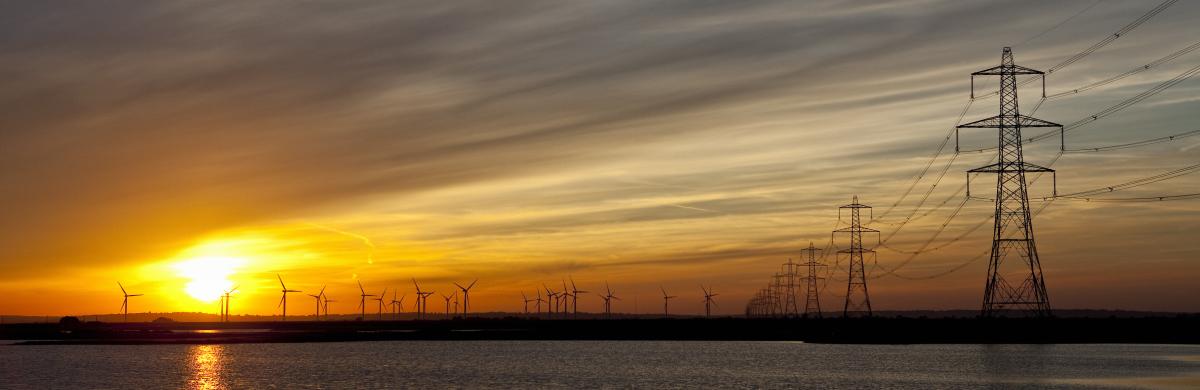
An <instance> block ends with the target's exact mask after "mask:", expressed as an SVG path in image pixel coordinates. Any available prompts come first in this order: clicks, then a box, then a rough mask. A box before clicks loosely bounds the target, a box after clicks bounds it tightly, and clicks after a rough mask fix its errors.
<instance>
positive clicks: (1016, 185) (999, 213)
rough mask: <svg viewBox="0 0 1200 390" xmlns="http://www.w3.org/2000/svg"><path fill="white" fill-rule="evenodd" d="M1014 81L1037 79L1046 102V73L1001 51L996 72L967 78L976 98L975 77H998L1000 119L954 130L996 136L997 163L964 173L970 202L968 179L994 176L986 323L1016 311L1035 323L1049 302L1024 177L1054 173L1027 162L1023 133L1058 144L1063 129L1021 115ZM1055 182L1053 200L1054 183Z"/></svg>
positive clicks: (1008, 50)
mask: <svg viewBox="0 0 1200 390" xmlns="http://www.w3.org/2000/svg"><path fill="white" fill-rule="evenodd" d="M1018 75H1040V76H1041V77H1042V96H1045V94H1046V92H1045V90H1046V87H1045V73H1044V72H1041V71H1037V70H1033V69H1029V68H1026V67H1022V66H1018V65H1016V64H1014V63H1013V56H1012V49H1011V48H1008V47H1005V48H1004V51H1003V53H1002V54H1001V56H1000V66H996V67H993V68H989V69H984V70H981V71H978V72H975V73H971V96H972V97H974V96H975V76H1000V93H999V97H1000V115H997V116H994V117H990V118H985V119H981V120H978V121H974V122H970V123H967V124H963V125H960V126H958V128H960V129H961V128H995V129H998V131H999V144H998V146H997V156H998V158H997V160H996V161H997V162H996V163H995V164H992V165H988V166H984V167H980V168H975V169H972V170H969V171H967V179H968V182H967V196H968V197H969V196H970V181H969V180H970V177H971V174H972V173H995V174H996V210H995V227H994V228H993V230H992V250H991V257H990V261H989V262H988V276H987V283H986V285H985V286H984V293H983V309H982V313H981V314H982V315H983V316H984V317H991V316H995V315H997V314H998V313H1000V312H1003V311H1009V310H1019V311H1023V312H1025V313H1027V314H1031V315H1033V316H1037V317H1046V316H1050V315H1051V311H1050V298H1049V296H1048V295H1047V294H1046V284H1045V281H1044V280H1043V279H1042V265H1041V261H1040V259H1039V258H1038V252H1037V246H1036V245H1035V243H1034V238H1033V220H1032V218H1031V217H1030V213H1029V192H1028V184H1027V182H1026V180H1025V174H1026V173H1027V172H1048V173H1051V174H1052V175H1053V174H1054V170H1053V169H1050V168H1046V167H1042V166H1038V165H1034V164H1030V163H1027V162H1025V158H1024V152H1023V150H1022V144H1021V128H1023V127H1058V128H1059V129H1060V141H1061V129H1062V125H1060V124H1057V123H1053V122H1048V121H1044V120H1041V119H1037V118H1033V117H1028V116H1024V115H1021V114H1020V110H1019V109H1018V105H1017V76H1018ZM956 134H957V130H956ZM955 138H956V139H957V135H956V136H955ZM1060 149H1062V146H1061V145H1060ZM1054 181H1055V184H1054V186H1055V188H1056V189H1055V195H1057V178H1055V180H1054ZM1012 278H1020V279H1016V280H1021V282H1020V283H1019V284H1016V285H1013V284H1012V283H1011V280H1014V279H1012Z"/></svg>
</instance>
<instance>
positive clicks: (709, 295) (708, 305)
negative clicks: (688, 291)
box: [700, 260, 791, 317]
mask: <svg viewBox="0 0 1200 390" xmlns="http://www.w3.org/2000/svg"><path fill="white" fill-rule="evenodd" d="M790 261H791V260H789V262H790ZM700 289H701V290H704V316H705V317H712V306H716V304H717V302H715V301H713V297H715V296H717V294H716V293H714V292H713V291H712V290H711V289H707V288H704V286H700Z"/></svg>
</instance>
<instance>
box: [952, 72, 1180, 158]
mask: <svg viewBox="0 0 1200 390" xmlns="http://www.w3.org/2000/svg"><path fill="white" fill-rule="evenodd" d="M1197 73H1200V65H1197V66H1195V67H1193V68H1191V69H1188V70H1187V71H1184V72H1183V73H1180V74H1179V75H1177V76H1175V77H1173V78H1171V79H1170V80H1167V81H1164V82H1162V83H1161V84H1158V85H1156V86H1154V87H1153V88H1150V89H1148V90H1145V91H1143V92H1142V93H1139V94H1137V95H1134V96H1132V97H1130V98H1128V99H1125V100H1124V101H1122V102H1120V103H1117V104H1115V105H1112V106H1110V107H1108V108H1105V109H1103V110H1100V111H1099V112H1096V113H1094V114H1092V115H1088V116H1086V117H1084V118H1082V119H1079V120H1076V121H1075V122H1071V124H1068V125H1066V126H1063V127H1062V128H1061V129H1059V130H1051V131H1047V132H1045V133H1042V134H1038V135H1036V136H1033V137H1029V138H1026V139H1025V142H1026V143H1034V142H1038V141H1041V140H1044V139H1047V138H1050V137H1053V136H1055V135H1058V136H1059V137H1063V136H1064V135H1065V134H1066V133H1067V132H1069V131H1072V130H1075V129H1078V128H1080V127H1083V126H1085V125H1088V124H1090V123H1092V122H1095V121H1097V120H1099V119H1100V118H1104V117H1107V116H1109V115H1112V114H1115V113H1117V112H1119V111H1121V110H1124V109H1126V108H1129V107H1130V106H1132V105H1134V104H1137V103H1140V102H1142V101H1143V100H1146V99H1147V98H1149V97H1151V96H1154V95H1156V94H1158V93H1160V92H1162V91H1165V90H1167V89H1169V88H1171V87H1174V86H1175V85H1177V84H1179V83H1181V82H1183V81H1184V80H1187V79H1188V78H1190V77H1192V76H1194V75H1196V74H1197ZM991 150H996V148H994V147H991V148H980V149H971V150H960V151H959V153H979V152H986V151H991Z"/></svg>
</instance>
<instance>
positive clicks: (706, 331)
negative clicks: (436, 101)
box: [0, 316, 1200, 344]
mask: <svg viewBox="0 0 1200 390" xmlns="http://www.w3.org/2000/svg"><path fill="white" fill-rule="evenodd" d="M1197 329H1200V317H1198V316H1177V317H1162V318H1056V319H1031V318H1020V319H974V318H973V319H955V318H939V319H924V318H869V319H841V318H833V319H743V318H714V319H703V318H689V319H683V318H679V319H622V320H595V319H589V320H546V319H524V318H503V319H482V318H481V319H475V318H470V319H454V320H436V321H365V322H357V321H340V322H312V321H307V322H277V321H276V322H236V323H211V322H176V323H100V322H89V323H64V324H6V325H0V339H3V340H10V341H12V342H14V343H16V344H227V343H276V342H285V343H291V342H331V341H372V340H794V341H804V342H810V343H871V344H924V343H971V344H981V343H982V344H999V343H1004V344H1011V343H1141V344H1148V343H1149V344H1154V343H1161V344H1200V331H1197Z"/></svg>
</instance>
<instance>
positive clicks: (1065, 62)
mask: <svg viewBox="0 0 1200 390" xmlns="http://www.w3.org/2000/svg"><path fill="white" fill-rule="evenodd" d="M1176 1H1178V0H1167V1H1164V2H1163V3H1161V4H1159V5H1158V6H1156V7H1154V8H1152V9H1151V10H1150V11H1147V12H1146V13H1145V14H1143V15H1142V16H1140V17H1138V18H1137V19H1134V21H1132V22H1130V23H1129V24H1127V25H1125V26H1124V27H1122V28H1121V29H1120V30H1117V31H1116V32H1115V33H1113V34H1112V35H1109V36H1107V37H1105V38H1104V39H1102V40H1101V41H1100V42H1097V43H1096V44H1094V45H1092V46H1091V47H1088V48H1087V49H1084V51H1082V52H1079V53H1077V54H1075V55H1073V56H1071V57H1069V58H1067V59H1066V60H1063V61H1062V62H1060V63H1059V64H1057V65H1054V66H1053V67H1051V68H1050V70H1048V71H1047V72H1046V73H1047V74H1048V73H1052V72H1054V71H1057V70H1060V69H1062V68H1065V67H1067V66H1070V65H1071V64H1073V63H1075V62H1077V61H1079V60H1080V59H1083V58H1084V57H1087V56H1088V55H1090V54H1092V53H1093V52H1095V51H1096V50H1099V49H1100V48H1103V47H1104V46H1107V45H1108V44H1110V43H1112V42H1113V41H1116V40H1117V38H1120V37H1121V36H1122V35H1125V34H1128V33H1129V32H1130V31H1133V30H1134V29H1136V28H1137V27H1138V26H1141V25H1142V24H1143V23H1145V22H1146V21H1148V20H1150V19H1151V18H1153V17H1154V16H1155V15H1158V14H1159V13H1161V12H1162V11H1163V10H1165V9H1167V8H1168V7H1170V6H1171V5H1174V4H1175V2H1176ZM1092 6H1095V5H1094V4H1093V5H1092ZM1088 8H1091V7H1088ZM1086 10H1087V9H1085V10H1084V11H1086ZM1080 13H1081V14H1082V13H1083V12H1082V11H1081V12H1080ZM1076 16H1078V15H1076ZM1074 17H1075V16H1072V17H1071V18H1074ZM1071 18H1068V19H1067V20H1065V21H1063V22H1060V23H1059V25H1062V24H1064V23H1066V22H1067V21H1069V20H1070V19H1071ZM1055 28H1057V26H1055V27H1053V28H1051V30H1053V29H1055ZM1046 32H1049V30H1047V31H1046ZM1044 33H1045V32H1043V34H1044ZM1039 35H1041V34H1039ZM1031 39H1032V38H1031ZM1031 39H1030V40H1031ZM1026 41H1028V40H1026ZM1180 55H1182V54H1180ZM1043 77H1044V76H1036V77H1032V78H1029V79H1026V80H1025V81H1024V82H1022V84H1019V85H1024V84H1027V83H1029V82H1033V81H1036V79H1039V78H1043ZM997 94H999V90H996V91H993V92H991V93H988V94H986V95H978V96H973V97H972V98H971V99H969V100H967V103H966V104H965V105H964V106H963V109H962V111H961V112H960V113H959V115H958V119H957V120H956V121H955V122H954V125H955V126H956V127H957V126H958V125H959V124H961V123H962V120H963V118H964V117H966V115H967V111H968V110H969V109H970V108H971V105H972V104H973V103H974V102H975V100H977V99H979V98H984V97H988V96H995V95H997ZM1044 101H1045V99H1044V98H1043V100H1042V101H1039V102H1038V104H1037V106H1035V107H1034V109H1033V111H1031V112H1036V111H1037V109H1038V108H1039V107H1041V103H1042V102H1044ZM954 133H955V129H954V128H952V129H950V131H949V133H948V134H946V136H945V137H944V138H942V142H941V143H940V144H938V147H937V150H936V151H934V153H933V156H931V157H930V159H929V162H927V163H926V164H925V166H924V167H923V168H922V169H921V172H920V173H919V174H917V176H916V177H915V178H913V182H912V184H910V185H909V186H908V188H907V189H905V190H904V192H903V193H902V194H901V195H900V197H899V198H898V199H897V200H896V201H895V202H894V203H892V204H891V205H890V206H888V208H887V209H885V210H884V211H883V212H882V213H880V214H879V217H877V218H872V219H871V221H870V222H871V223H875V222H879V221H880V220H882V219H883V218H885V217H887V215H888V214H890V213H891V212H892V210H894V209H895V208H896V207H897V206H899V205H900V203H901V202H903V201H904V199H906V198H907V197H908V196H909V195H910V194H912V191H913V189H915V188H916V186H917V184H918V183H920V181H921V179H923V178H924V177H925V175H926V174H927V173H929V168H930V167H932V166H933V163H934V162H935V161H936V160H937V158H938V157H939V156H941V154H942V151H944V150H945V148H946V145H947V144H948V143H949V142H950V138H951V137H952V136H953V135H954ZM984 150H987V149H981V150H976V151H979V152H981V151H984ZM958 153H959V152H958V151H955V154H958ZM948 168H949V167H948V166H947V169H948ZM940 176H941V175H939V177H940ZM934 185H935V186H936V185H937V183H936V182H935V183H934ZM914 213H915V211H914ZM910 216H911V214H910ZM902 224H903V223H902Z"/></svg>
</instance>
